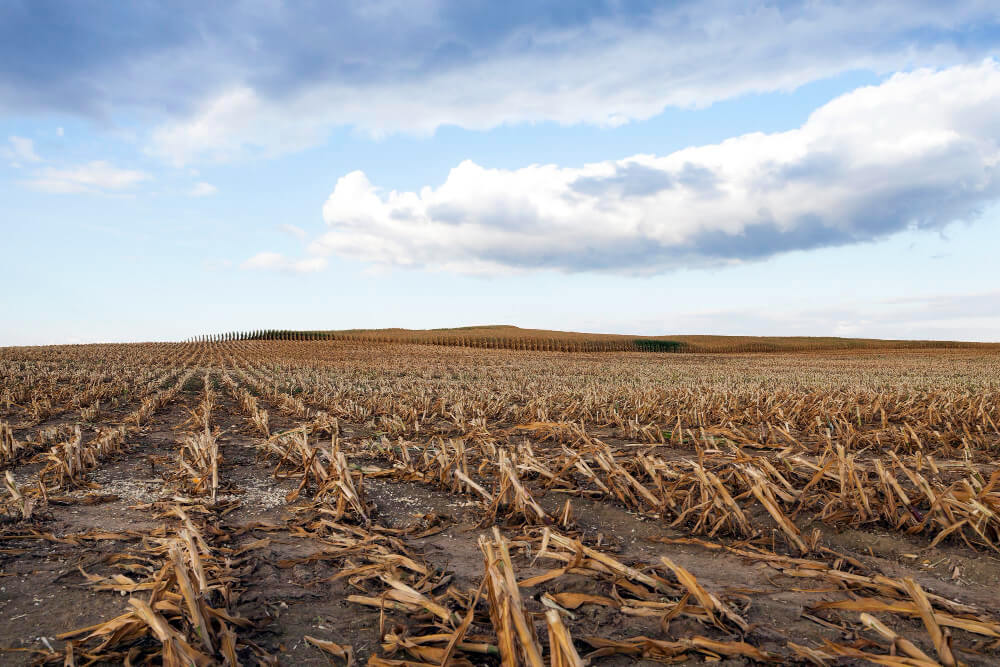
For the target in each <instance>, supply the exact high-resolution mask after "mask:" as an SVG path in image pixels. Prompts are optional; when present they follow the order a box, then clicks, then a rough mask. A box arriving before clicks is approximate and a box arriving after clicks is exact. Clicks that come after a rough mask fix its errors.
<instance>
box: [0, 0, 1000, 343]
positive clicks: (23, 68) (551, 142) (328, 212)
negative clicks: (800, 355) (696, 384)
mask: <svg viewBox="0 0 1000 667" xmlns="http://www.w3.org/2000/svg"><path fill="white" fill-rule="evenodd" d="M0 202H2V203H0V257H2V262H0V281H2V283H0V284H2V286H3V287H2V289H0V345H36V344H51V343H78V342H104V341H146V340H181V339H184V338H187V337H189V336H193V335H198V334H204V333H212V332H225V331H236V330H249V329H260V328H285V329H346V328H369V327H408V328H436V327H449V326H466V325H476V324H513V325H517V326H522V327H527V328H544V329H561V330H574V331H593V332H607V333H635V334H641V335H670V334H731V335H816V336H831V335H832V336H851V337H854V336H860V337H876V338H903V339H950V340H974V341H975V340H978V341H1000V265H998V262H997V249H998V248H1000V4H997V3H996V2H986V1H983V2H976V1H972V2H963V1H961V0H959V1H956V2H953V3H941V2H921V1H919V0H911V1H908V2H893V1H892V0H887V1H886V2H878V3H873V2H870V1H868V2H853V1H851V0H845V1H843V2H835V3H834V2H823V1H819V0H816V1H809V2H768V3H759V2H753V1H751V2H716V1H713V0H708V1H702V2H648V1H641V0H639V1H635V2H630V1H627V0H606V1H601V2H558V3H557V2H545V1H540V0H531V1H528V0H525V1H523V2H522V1H520V0H509V1H507V2H503V3H497V2H487V1H485V0H482V1H478V0H460V1H455V2H450V1H437V0H406V1H398V0H375V1H368V2H363V3H329V2H318V1H317V2H309V1H302V2H294V3H292V2H288V3H286V2H277V1H270V0H253V1H247V2H218V3H204V2H183V1H177V2H170V3H165V2H163V3H158V2H150V1H136V2H129V3H109V2H103V1H91V0H79V1H77V2H65V1H62V0H59V1H51V2H50V1H47V0H23V1H20V0H9V1H7V2H4V3H0Z"/></svg>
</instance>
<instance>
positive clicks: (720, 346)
mask: <svg viewBox="0 0 1000 667" xmlns="http://www.w3.org/2000/svg"><path fill="white" fill-rule="evenodd" d="M196 339H197V340H203V341H217V342H224V341H237V340H284V341H312V340H337V341H341V342H346V343H395V344H403V345H442V346H448V347H475V348H487V349H501V350H530V351H540V352H678V353H698V352H708V353H734V352H735V353H745V352H820V351H838V350H855V351H860V350H866V351H876V350H879V351H881V350H915V349H920V350H932V349H952V350H956V349H964V350H980V351H984V352H985V351H993V352H1000V343H970V342H962V341H944V340H882V339H877V338H837V337H833V336H828V337H819V336H684V335H680V336H626V335H622V334H601V333H580V332H575V331H549V330H545V329H522V328H520V327H514V326H509V325H493V326H474V327H459V328H457V329H346V330H340V331H286V330H277V329H269V330H260V331H239V332H235V331H234V332H228V333H223V334H214V335H210V336H200V337H196Z"/></svg>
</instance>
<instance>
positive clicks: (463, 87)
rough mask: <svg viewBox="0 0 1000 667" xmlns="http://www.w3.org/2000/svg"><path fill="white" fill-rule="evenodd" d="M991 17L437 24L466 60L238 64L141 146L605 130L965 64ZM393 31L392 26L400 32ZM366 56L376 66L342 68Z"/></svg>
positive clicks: (764, 8) (758, 11) (885, 11)
mask: <svg viewBox="0 0 1000 667" xmlns="http://www.w3.org/2000/svg"><path fill="white" fill-rule="evenodd" d="M996 18H997V12H996V9H995V8H992V9H991V8H990V7H989V6H988V5H986V4H983V3H958V4H954V3H952V4H945V3H926V4H917V5H915V4H913V3H894V2H848V3H822V2H819V3H814V2H809V3H805V4H802V5H794V4H793V5H792V6H782V5H775V4H770V3H769V4H767V5H763V4H759V3H745V4H742V5H739V6H734V4H733V3H731V2H723V1H722V0H718V1H715V2H712V1H707V2H698V3H681V4H677V5H674V6H669V7H668V6H666V5H663V6H661V7H660V8H658V9H657V10H655V11H653V12H652V14H651V15H650V16H648V17H647V16H644V17H643V18H642V20H639V21H634V22H629V21H627V20H622V18H621V17H604V18H594V19H593V20H589V21H587V22H584V23H573V24H567V25H564V26H547V27H541V26H533V25H530V24H528V25H524V26H522V27H521V28H520V29H513V30H511V32H510V33H509V34H508V35H506V37H504V38H503V39H500V40H499V41H498V42H491V43H490V44H489V45H488V46H484V47H483V49H484V50H483V51H480V50H479V48H477V46H476V44H475V43H474V42H470V43H469V44H464V43H461V41H459V42H457V43H456V42H450V40H453V39H458V40H461V39H462V36H461V35H453V34H452V32H451V30H452V29H453V27H451V26H447V27H445V28H442V33H441V34H435V33H433V32H432V33H431V34H430V37H431V38H432V39H437V40H438V41H437V43H438V44H440V45H441V46H442V47H443V46H447V45H449V43H451V44H452V45H454V46H456V48H457V50H458V51H459V52H461V53H462V54H464V55H460V56H455V57H454V58H453V59H448V58H444V60H443V61H442V62H441V63H440V64H438V65H435V66H432V65H430V64H429V63H434V62H436V61H435V60H434V57H435V55H436V54H434V53H424V52H423V51H422V48H423V47H417V46H413V44H416V42H407V44H410V45H411V46H410V48H411V49H415V51H413V52H408V53H406V54H405V55H404V56H398V54H392V53H372V54H369V55H368V57H367V58H364V57H362V58H361V59H360V60H357V59H354V58H352V57H351V56H349V55H346V54H342V55H341V56H331V57H332V60H333V62H336V63H338V65H339V68H335V69H333V70H332V71H327V72H325V73H324V72H323V71H322V70H317V72H314V73H312V74H311V75H310V74H309V73H308V72H307V73H306V74H299V73H298V72H299V70H301V68H297V69H295V70H293V71H285V72H273V74H274V76H275V77H277V79H278V80H279V82H280V83H281V84H282V85H279V86H278V90H280V93H279V94H275V93H274V91H273V90H270V89H269V87H268V86H267V85H262V84H261V83H260V82H259V81H256V82H255V81H254V78H255V77H253V76H250V75H245V76H240V77H234V78H232V79H229V80H227V81H224V82H220V83H219V84H218V85H217V86H215V90H216V91H217V92H216V93H215V95H214V96H212V97H210V98H207V99H202V100H201V101H200V102H199V103H198V104H197V105H196V109H195V111H194V112H193V113H190V114H188V115H187V116H184V117H180V118H177V119H173V120H171V121H169V122H167V123H164V124H163V125H161V126H160V127H158V128H157V129H156V130H155V131H154V132H153V133H152V136H151V141H150V145H149V147H148V150H149V151H150V152H151V153H153V154H156V155H159V156H161V157H163V158H165V159H168V160H170V161H172V162H174V163H175V164H185V163H188V162H191V161H192V160H197V159H212V160H231V159H236V158H238V157H241V156H243V155H245V154H247V153H250V154H255V153H256V154H261V155H265V156H266V155H274V154H277V153H282V152H288V151H295V150H299V149H302V148H304V147H307V146H311V145H314V144H316V143H318V142H320V141H322V140H323V139H324V138H325V136H326V134H327V132H328V131H329V129H330V128H332V127H337V126H353V127H357V128H360V129H361V130H363V131H366V132H369V133H371V134H372V135H375V136H381V135H385V134H388V133H393V132H399V131H403V132H413V133H430V132H433V131H434V130H435V129H437V128H439V127H442V126H445V125H457V126H461V127H465V128H470V129H487V128H492V127H496V126H499V125H502V124H511V123H524V122H528V123H530V122H540V121H555V122H558V123H562V124H575V123H590V124H597V125H606V126H614V125H620V124H622V123H627V122H629V121H632V120H642V119H648V118H650V117H652V116H655V115H656V114H659V113H660V112H662V111H663V110H664V109H665V108H667V107H682V108H695V107H702V106H706V105H709V104H712V103H713V102H716V101H719V100H724V99H730V98H733V97H736V96H739V95H745V94H748V93H756V92H767V91H776V90H791V89H794V88H796V87H798V86H801V85H802V84H804V83H807V82H810V81H815V80H818V79H822V78H825V77H829V76H833V75H836V74H839V73H842V72H846V71H852V70H868V71H875V72H879V73H888V72H892V71H897V70H900V69H905V68H909V67H913V66H914V65H915V64H917V65H919V64H932V65H935V66H947V65H952V64H958V63H962V62H967V61H968V59H969V54H970V53H977V54H988V53H990V52H991V49H992V45H991V46H990V47H988V48H987V47H982V48H979V47H977V46H976V44H977V42H976V40H974V39H967V40H964V41H962V42H959V41H958V40H954V39H952V38H951V37H948V35H951V34H953V33H955V34H958V33H963V34H964V26H976V25H991V24H992V22H994V21H995V20H996ZM398 27H399V29H400V30H401V31H403V33H404V34H406V32H407V30H409V29H412V28H413V26H408V25H401V26H398ZM421 29H423V30H426V29H427V28H421ZM435 30H436V28H435ZM935 36H937V37H935ZM338 57H339V60H338ZM373 63H378V66H379V67H380V68H384V69H385V70H387V71H384V72H383V71H379V72H372V76H359V77H351V76H349V75H347V74H344V72H350V71H351V70H352V69H357V68H360V69H362V70H363V71H367V70H366V68H370V67H371V68H373V67H375V66H374V65H373ZM254 71H256V70H254ZM272 83H273V82H272Z"/></svg>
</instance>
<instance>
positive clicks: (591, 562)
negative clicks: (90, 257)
mask: <svg viewBox="0 0 1000 667" xmlns="http://www.w3.org/2000/svg"><path fill="white" fill-rule="evenodd" d="M449 331H451V332H454V331H458V330H449ZM518 331H520V332H523V331H524V330H518ZM336 333H338V334H340V335H339V336H334V338H335V339H334V340H323V341H274V340H241V341H231V342H214V343H182V344H167V343H150V344H135V345H102V346H97V345H90V346H65V347H45V348H0V468H2V469H3V473H2V477H3V478H4V480H5V481H4V482H3V485H2V486H0V495H2V497H0V619H2V623H0V649H2V652H0V664H5V665H6V664H15V665H16V664H32V663H36V664H68V665H71V664H76V665H83V664H91V663H95V662H96V663H101V664H121V663H124V664H134V665H137V664H147V663H154V664H160V663H162V664H167V665H212V664H237V663H239V664H256V663H266V664H273V663H280V664H287V665H303V664H316V665H325V664H330V663H333V664H343V663H344V662H347V661H354V662H360V663H365V662H367V663H368V664H371V665H423V664H456V665H462V664H466V665H467V664H501V663H503V664H509V665H516V664H526V665H541V664H551V665H581V664H588V663H589V664H594V665H625V664H634V663H640V664H642V663H646V664H654V663H677V662H689V663H692V664H694V663H701V662H704V661H713V662H723V663H728V664H744V663H750V662H762V663H764V662H767V663H793V664H814V665H826V664H829V665H838V664H867V663H873V664H882V665H934V664H942V665H958V664H968V665H988V664H997V663H998V662H1000V604H998V601H1000V594H998V590H1000V560H998V556H1000V551H998V549H1000V467H998V452H1000V353H998V352H997V350H996V347H995V346H992V347H991V346H973V345H971V344H951V345H944V344H942V345H939V348H940V349H933V348H932V347H931V346H930V345H931V344H927V343H923V344H913V345H904V344H896V343H895V342H886V341H882V342H881V343H883V344H881V345H879V344H875V343H872V342H869V343H870V344H865V345H846V344H845V345H841V344H840V343H837V344H836V345H834V344H833V343H829V344H819V343H817V342H816V341H817V340H820V339H811V340H813V343H812V344H806V343H801V344H798V345H799V346H800V347H807V348H809V349H811V350H812V351H809V352H788V351H773V352H770V353H766V354H748V353H739V352H738V350H739V349H741V348H740V347H739V346H740V345H743V344H747V343H746V340H747V339H736V340H729V341H726V344H725V345H723V343H722V342H719V343H718V345H717V346H716V348H717V350H718V351H728V352H731V353H730V354H701V353H697V349H709V348H695V347H693V346H694V345H695V343H699V341H700V340H701V339H700V338H699V340H690V341H685V340H682V339H683V338H684V337H680V338H674V339H672V340H681V342H686V343H688V344H689V345H690V346H689V347H688V349H686V350H685V351H687V352H688V354H656V353H649V352H576V353H570V354H567V353H564V352H555V351H532V350H537V349H538V347H539V345H538V344H531V343H530V341H531V340H536V341H537V340H548V339H551V340H557V339H558V337H557V336H554V335H551V334H552V332H548V334H549V336H548V338H546V337H545V336H543V335H542V334H544V333H545V332H542V334H538V333H537V332H528V333H521V334H517V335H514V334H512V333H510V332H507V333H506V334H496V336H495V338H497V340H498V341H499V340H500V339H501V338H502V337H503V336H509V337H510V339H511V340H520V341H522V343H519V344H513V343H511V344H500V343H499V342H497V344H496V345H490V346H489V347H495V348H497V349H483V347H481V346H476V347H473V346H466V345H463V344H461V343H448V342H447V341H444V340H443V339H444V338H447V337H448V336H452V335H454V336H459V335H460V334H452V333H448V334H432V333H429V332H423V333H421V335H425V336H431V337H433V336H435V335H437V336H439V337H440V338H441V340H440V341H439V340H419V341H416V340H411V339H408V338H406V336H411V337H412V336H413V335H415V334H413V332H409V333H407V334H405V335H404V334H399V336H398V337H397V338H395V339H392V340H384V341H382V342H376V340H375V338H376V337H375V335H374V334H369V335H367V337H365V336H361V335H360V334H349V333H345V332H336ZM352 335H353V336H355V337H354V338H351V336H352ZM476 335H479V336H483V335H485V334H476ZM470 336H471V334H470ZM486 337H487V338H489V336H486ZM691 338H692V339H693V338H696V337H691ZM713 338H718V337H713ZM471 339H473V340H482V338H475V337H472V338H471ZM504 340H507V339H506V338H504ZM587 340H590V339H587ZM719 340H720V341H721V339H719ZM764 340H765V341H766V340H770V341H771V342H772V344H773V347H772V348H768V349H773V350H778V349H781V345H779V344H778V343H777V342H775V341H801V340H803V339H764ZM805 340H806V341H809V340H810V339H805ZM822 340H832V341H835V342H836V341H843V340H844V339H822ZM523 341H529V342H523ZM409 342H420V343H428V342H430V343H440V344H434V345H427V344H420V345H414V344H407V343H409ZM700 344H702V345H707V342H706V341H701V342H700ZM727 346H728V347H727ZM511 347H513V348H519V349H504V348H511ZM785 347H786V348H795V347H796V345H793V344H791V343H789V344H788V345H785ZM838 347H845V348H851V349H846V350H839V349H837V348H838ZM907 348H912V349H907ZM547 349H555V348H547ZM579 349H583V348H582V347H581V348H579ZM753 349H755V348H753ZM819 350H822V351H819Z"/></svg>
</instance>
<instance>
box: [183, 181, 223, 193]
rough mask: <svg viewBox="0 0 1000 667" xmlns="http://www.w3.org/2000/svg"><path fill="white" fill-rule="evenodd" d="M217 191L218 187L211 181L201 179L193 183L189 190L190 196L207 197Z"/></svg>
mask: <svg viewBox="0 0 1000 667" xmlns="http://www.w3.org/2000/svg"><path fill="white" fill-rule="evenodd" d="M218 191H219V189H218V188H217V187H215V186H214V185H212V184H211V183H206V182H204V181H201V182H200V183H195V184H194V187H192V188H191V192H190V193H189V194H190V195H191V196H192V197H209V196H211V195H214V194H215V193H216V192H218Z"/></svg>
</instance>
